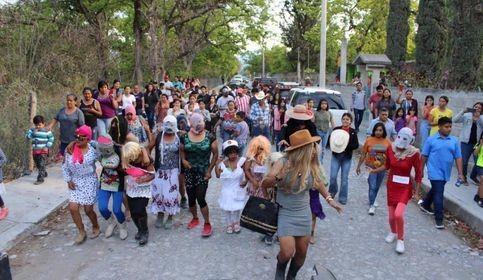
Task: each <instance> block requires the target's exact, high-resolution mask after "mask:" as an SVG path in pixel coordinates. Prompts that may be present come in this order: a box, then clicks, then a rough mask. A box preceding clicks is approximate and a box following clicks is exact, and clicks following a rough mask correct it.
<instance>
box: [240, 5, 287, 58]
mask: <svg viewBox="0 0 483 280" xmlns="http://www.w3.org/2000/svg"><path fill="white" fill-rule="evenodd" d="M268 2H269V8H268V10H269V11H271V14H272V15H273V16H272V17H271V18H270V19H271V20H270V21H269V22H267V24H266V28H267V30H268V31H269V32H270V33H271V34H272V36H270V37H269V38H267V40H266V48H268V49H270V48H271V47H273V46H276V45H280V44H282V30H281V29H280V23H281V21H283V18H282V17H281V16H280V14H281V13H282V9H283V2H284V1H283V0H272V1H268ZM260 49H261V46H260V45H258V44H257V43H255V42H253V41H248V42H247V46H246V50H247V51H257V50H260Z"/></svg>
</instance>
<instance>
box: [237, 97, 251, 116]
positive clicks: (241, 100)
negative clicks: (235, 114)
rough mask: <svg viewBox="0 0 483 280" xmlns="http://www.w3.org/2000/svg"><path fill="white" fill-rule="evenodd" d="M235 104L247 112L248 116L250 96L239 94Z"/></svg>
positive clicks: (240, 109) (239, 109)
mask: <svg viewBox="0 0 483 280" xmlns="http://www.w3.org/2000/svg"><path fill="white" fill-rule="evenodd" d="M235 106H236V109H237V110H238V111H242V112H245V114H246V115H247V116H248V115H249V114H250V96H248V95H244V96H242V97H240V96H237V97H236V98H235Z"/></svg>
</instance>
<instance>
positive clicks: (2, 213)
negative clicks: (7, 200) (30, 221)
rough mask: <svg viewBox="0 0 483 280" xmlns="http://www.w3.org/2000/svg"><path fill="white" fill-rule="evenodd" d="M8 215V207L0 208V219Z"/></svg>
mask: <svg viewBox="0 0 483 280" xmlns="http://www.w3.org/2000/svg"><path fill="white" fill-rule="evenodd" d="M7 216H8V208H7V207H4V208H0V220H3V219H5V218H6V217H7Z"/></svg>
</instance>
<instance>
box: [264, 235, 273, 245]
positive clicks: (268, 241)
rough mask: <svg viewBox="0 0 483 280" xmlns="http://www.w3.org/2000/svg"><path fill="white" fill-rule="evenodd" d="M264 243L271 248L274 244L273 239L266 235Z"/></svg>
mask: <svg viewBox="0 0 483 280" xmlns="http://www.w3.org/2000/svg"><path fill="white" fill-rule="evenodd" d="M263 242H265V245H268V246H271V245H272V244H273V237H272V236H270V235H265V237H264V238H263Z"/></svg>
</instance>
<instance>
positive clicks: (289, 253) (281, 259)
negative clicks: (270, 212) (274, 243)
mask: <svg viewBox="0 0 483 280" xmlns="http://www.w3.org/2000/svg"><path fill="white" fill-rule="evenodd" d="M278 241H279V242H280V251H279V252H278V255H277V270H276V272H275V280H285V271H286V270H287V264H288V262H289V261H290V259H291V258H292V257H293V256H294V254H295V238H294V237H293V236H279V237H278Z"/></svg>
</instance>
